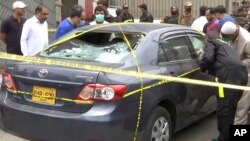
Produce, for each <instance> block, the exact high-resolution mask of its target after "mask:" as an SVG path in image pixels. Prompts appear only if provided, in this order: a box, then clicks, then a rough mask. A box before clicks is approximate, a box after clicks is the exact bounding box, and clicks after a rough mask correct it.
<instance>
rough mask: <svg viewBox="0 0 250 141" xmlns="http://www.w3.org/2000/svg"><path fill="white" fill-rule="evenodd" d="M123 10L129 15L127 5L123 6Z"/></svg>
mask: <svg viewBox="0 0 250 141" xmlns="http://www.w3.org/2000/svg"><path fill="white" fill-rule="evenodd" d="M122 9H123V13H125V14H127V13H128V5H127V4H124V5H123V6H122Z"/></svg>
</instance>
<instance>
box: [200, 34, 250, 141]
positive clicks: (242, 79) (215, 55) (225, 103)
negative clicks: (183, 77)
mask: <svg viewBox="0 0 250 141" xmlns="http://www.w3.org/2000/svg"><path fill="white" fill-rule="evenodd" d="M206 37H207V38H206V39H208V41H207V43H206V46H205V49H204V55H203V58H202V61H201V65H200V70H201V72H206V71H208V73H209V74H211V75H213V76H215V77H216V78H217V81H218V82H220V83H227V84H233V85H241V86H246V85H247V81H248V72H247V68H246V66H244V65H243V64H242V62H241V59H240V56H239V54H238V53H237V52H236V51H235V49H233V48H232V47H230V46H229V45H228V44H226V43H224V42H222V41H220V40H219V35H218V33H216V32H213V31H212V32H208V33H207V35H206ZM242 93H243V91H241V90H234V89H223V88H221V87H219V95H218V98H217V124H218V125H217V126H218V130H219V132H220V134H219V137H218V139H216V141H229V126H230V124H233V123H234V117H235V112H236V108H237V103H238V101H239V100H240V98H241V95H242Z"/></svg>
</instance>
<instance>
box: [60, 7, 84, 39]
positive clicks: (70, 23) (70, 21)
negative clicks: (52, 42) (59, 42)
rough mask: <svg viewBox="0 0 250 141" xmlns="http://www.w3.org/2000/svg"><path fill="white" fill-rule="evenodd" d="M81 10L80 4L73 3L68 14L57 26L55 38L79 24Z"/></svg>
mask: <svg viewBox="0 0 250 141" xmlns="http://www.w3.org/2000/svg"><path fill="white" fill-rule="evenodd" d="M83 12H84V11H83V8H82V7H81V6H80V5H74V6H73V7H72V8H71V11H70V16H69V17H68V18H66V19H64V20H63V21H62V22H61V23H60V24H59V26H58V27H57V30H56V35H55V39H58V38H60V37H62V36H63V35H65V34H66V33H68V32H70V31H72V30H73V29H75V28H76V27H77V24H79V23H80V21H81V16H82V13H83Z"/></svg>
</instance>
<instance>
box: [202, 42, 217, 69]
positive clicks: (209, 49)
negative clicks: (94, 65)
mask: <svg viewBox="0 0 250 141" xmlns="http://www.w3.org/2000/svg"><path fill="white" fill-rule="evenodd" d="M214 50H215V46H214V44H213V43H211V42H207V44H206V46H205V49H204V54H203V57H202V60H201V64H200V70H201V72H206V71H207V70H208V69H209V68H211V65H212V64H213V62H214V59H215V51H214Z"/></svg>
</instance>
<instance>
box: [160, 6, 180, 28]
mask: <svg viewBox="0 0 250 141" xmlns="http://www.w3.org/2000/svg"><path fill="white" fill-rule="evenodd" d="M170 12H171V16H170V17H168V16H166V17H165V18H164V23H169V24H178V19H179V10H178V8H177V7H176V6H171V8H170Z"/></svg>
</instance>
